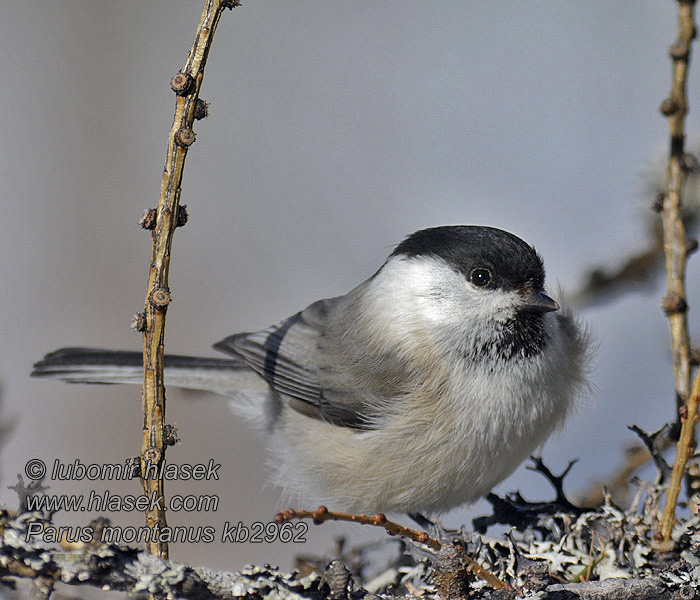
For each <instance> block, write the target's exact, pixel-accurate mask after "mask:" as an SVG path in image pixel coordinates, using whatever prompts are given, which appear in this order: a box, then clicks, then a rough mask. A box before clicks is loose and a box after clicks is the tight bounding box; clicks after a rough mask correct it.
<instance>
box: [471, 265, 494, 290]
mask: <svg viewBox="0 0 700 600" xmlns="http://www.w3.org/2000/svg"><path fill="white" fill-rule="evenodd" d="M469 281H471V282H472V283H473V284H474V285H476V286H477V287H484V286H485V285H488V282H489V281H491V272H490V271H489V270H488V269H474V270H473V271H472V272H471V273H469Z"/></svg>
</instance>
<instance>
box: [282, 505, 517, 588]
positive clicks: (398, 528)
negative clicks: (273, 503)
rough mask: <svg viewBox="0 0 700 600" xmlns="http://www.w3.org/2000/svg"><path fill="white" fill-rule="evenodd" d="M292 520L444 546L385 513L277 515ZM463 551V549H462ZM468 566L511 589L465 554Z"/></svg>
mask: <svg viewBox="0 0 700 600" xmlns="http://www.w3.org/2000/svg"><path fill="white" fill-rule="evenodd" d="M292 519H312V520H313V522H314V524H316V525H320V524H321V523H324V522H325V521H349V522H351V523H360V524H361V525H372V526H374V527H382V528H383V529H385V530H386V532H387V533H388V534H389V535H397V536H399V537H403V538H406V539H409V540H413V541H414V542H419V543H421V544H425V545H426V546H428V547H429V548H432V549H433V550H435V551H436V552H437V551H439V550H440V549H441V548H442V547H443V544H442V542H440V540H438V539H436V538H433V537H430V536H429V535H428V534H427V533H426V532H425V531H419V530H418V529H411V528H409V527H404V526H403V525H400V524H399V523H396V522H395V521H390V520H389V519H387V518H386V515H385V514H384V513H377V514H376V515H354V514H350V513H341V512H333V511H330V510H328V509H327V508H326V507H325V506H319V507H318V508H317V509H316V510H293V509H286V510H283V511H282V512H279V513H277V515H275V521H276V522H277V523H284V522H286V521H291V520H292ZM460 550H461V548H460ZM464 558H465V560H466V562H467V564H468V565H469V566H470V567H471V569H472V570H473V571H474V573H476V574H477V575H478V576H479V577H481V578H482V579H483V580H484V581H486V582H487V583H488V584H489V585H490V586H491V587H493V588H494V589H500V588H506V587H509V586H508V584H506V583H505V582H504V581H502V580H500V579H499V578H498V577H496V576H495V575H494V574H493V573H490V572H489V571H487V570H486V569H484V568H483V567H480V566H479V565H478V564H477V563H475V562H474V561H473V560H472V559H471V558H469V557H468V556H467V555H466V554H464Z"/></svg>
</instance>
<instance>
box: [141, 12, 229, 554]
mask: <svg viewBox="0 0 700 600" xmlns="http://www.w3.org/2000/svg"><path fill="white" fill-rule="evenodd" d="M235 4H237V2H235V1H233V0H206V1H205V3H204V10H203V12H202V17H201V19H200V22H199V26H198V27H197V32H196V35H195V38H194V43H193V45H192V49H191V50H190V53H189V55H188V57H187V61H186V62H185V67H184V68H183V69H182V71H181V72H180V73H178V74H177V75H176V76H175V77H174V78H173V80H172V82H171V85H172V88H173V91H175V93H176V94H177V103H176V106H175V116H174V118H173V125H172V128H171V130H170V136H169V140H168V153H167V158H166V161H165V168H164V172H163V182H162V185H161V191H160V200H159V201H158V208H157V209H156V211H155V212H156V214H155V223H151V227H152V234H151V235H152V245H151V258H150V263H149V265H150V270H149V276H148V290H147V292H146V308H145V313H144V315H145V320H144V323H145V329H144V338H143V365H144V385H143V441H142V447H141V476H142V483H143V490H144V493H145V494H146V495H147V496H148V497H153V498H160V499H162V498H164V486H163V480H162V479H160V478H158V477H155V476H153V474H152V471H153V470H154V469H153V468H151V469H149V468H148V467H149V466H151V467H153V466H155V465H159V464H160V463H161V462H162V461H163V460H164V459H165V449H166V444H165V440H164V436H163V429H164V426H165V388H164V386H163V345H164V333H165V314H166V310H167V307H168V304H169V302H170V290H169V288H168V270H169V267H170V252H171V246H172V239H173V233H174V232H175V227H177V225H178V222H180V223H182V220H181V219H180V218H179V216H180V210H179V202H180V191H181V190H180V184H181V182H182V173H183V169H184V166H185V157H186V156H187V148H188V147H189V146H190V145H191V144H192V142H194V138H195V136H194V132H193V131H192V124H193V122H194V119H195V109H196V107H197V100H198V96H199V90H200V87H201V85H202V78H203V76H204V66H205V63H206V60H207V55H208V54H209V48H210V47H211V43H212V39H213V37H214V32H215V31H216V26H217V24H218V22H219V18H220V17H221V13H222V12H223V10H224V9H225V8H233V6H234V5H235ZM142 224H143V222H142ZM144 226H146V225H144ZM151 227H149V228H151ZM149 471H151V473H150V475H151V476H149ZM152 505H153V506H152V507H151V508H149V509H148V510H147V511H146V525H147V527H149V528H151V529H152V528H153V527H154V526H155V525H156V524H158V525H159V526H160V527H161V528H163V527H165V526H166V520H165V507H164V506H162V502H155V503H152ZM158 537H160V536H151V539H150V540H149V542H148V544H147V548H148V551H149V552H150V553H151V554H154V555H156V556H158V557H160V558H162V559H167V558H168V545H167V543H166V542H164V541H162V540H160V539H157V538H158ZM154 538H156V539H154Z"/></svg>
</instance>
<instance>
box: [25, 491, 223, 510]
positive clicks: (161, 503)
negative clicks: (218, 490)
mask: <svg viewBox="0 0 700 600" xmlns="http://www.w3.org/2000/svg"><path fill="white" fill-rule="evenodd" d="M218 508H219V497H218V496H217V495H216V494H200V495H194V494H190V495H187V496H181V495H180V494H175V495H174V496H172V497H170V498H169V499H168V500H166V499H165V497H164V496H162V495H160V494H158V493H157V492H153V493H151V494H150V495H146V494H141V495H138V496H135V495H131V494H112V493H111V492H110V491H109V490H105V491H104V492H102V493H98V492H96V491H95V490H90V494H88V496H87V499H86V497H85V495H84V494H56V495H51V494H46V495H39V494H35V495H32V496H28V497H27V509H28V510H29V511H30V512H31V511H48V512H56V511H58V510H65V511H68V512H91V511H95V512H132V511H135V510H137V511H139V512H143V511H146V510H151V511H153V510H171V511H173V512H180V511H184V512H210V511H215V510H217V509H218Z"/></svg>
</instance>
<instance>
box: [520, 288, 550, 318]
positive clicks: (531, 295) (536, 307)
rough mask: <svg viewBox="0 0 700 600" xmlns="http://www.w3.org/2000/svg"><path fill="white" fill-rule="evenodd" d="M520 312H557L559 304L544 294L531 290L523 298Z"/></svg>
mask: <svg viewBox="0 0 700 600" xmlns="http://www.w3.org/2000/svg"><path fill="white" fill-rule="evenodd" d="M520 310H521V311H525V312H534V313H546V312H550V311H553V310H559V304H557V302H556V301H555V300H553V299H552V298H550V297H549V296H547V294H545V293H544V292H538V291H535V290H531V291H529V292H528V293H527V295H526V296H525V297H524V298H523V303H522V304H521V307H520Z"/></svg>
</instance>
